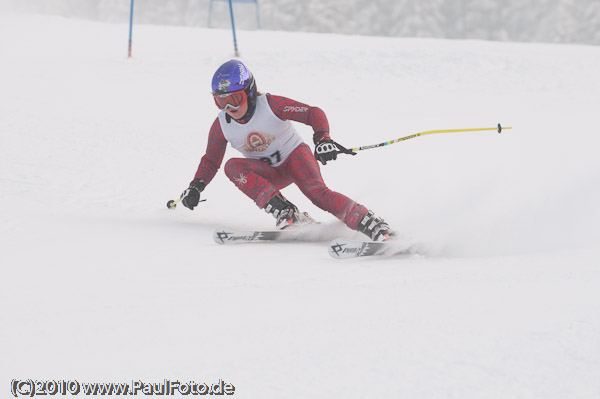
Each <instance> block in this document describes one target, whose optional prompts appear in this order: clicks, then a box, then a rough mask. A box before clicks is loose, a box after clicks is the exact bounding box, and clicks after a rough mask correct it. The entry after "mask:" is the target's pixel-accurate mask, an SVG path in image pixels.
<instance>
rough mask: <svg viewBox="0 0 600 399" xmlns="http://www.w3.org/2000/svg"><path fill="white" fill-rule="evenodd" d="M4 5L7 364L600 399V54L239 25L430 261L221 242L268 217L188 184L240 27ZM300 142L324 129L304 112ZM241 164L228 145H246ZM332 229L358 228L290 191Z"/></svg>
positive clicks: (1, 367) (384, 390)
mask: <svg viewBox="0 0 600 399" xmlns="http://www.w3.org/2000/svg"><path fill="white" fill-rule="evenodd" d="M126 38H127V27H126V26H125V25H108V24H101V23H91V22H84V21H77V20H67V19H62V18H58V17H31V16H28V17H21V16H3V17H2V20H1V21H0V90H1V95H0V110H1V111H0V209H2V211H1V212H0V265H1V266H0V267H1V269H0V270H1V273H2V274H1V276H2V282H3V284H2V285H3V286H2V289H1V290H0V301H1V302H0V306H1V308H0V309H1V314H0V325H2V328H1V330H0V333H1V336H0V338H1V340H0V342H2V344H0V358H1V359H2V362H1V363H0V374H1V375H2V381H1V384H2V385H1V386H2V388H1V389H2V390H3V391H4V392H5V393H6V395H8V390H9V381H10V380H11V379H13V378H19V379H25V378H38V379H65V380H66V379H71V380H72V379H77V380H79V381H122V382H127V381H129V380H131V379H135V380H139V379H141V380H144V381H149V382H151V381H161V380H162V379H164V378H170V379H173V380H174V379H180V380H186V379H191V380H195V381H208V382H211V381H217V380H218V379H219V378H222V379H224V380H226V381H228V382H231V383H232V384H234V385H235V387H236V391H235V396H236V397H237V396H239V397H243V398H256V397H260V398H296V397H298V398H299V397H314V398H331V397H344V398H364V397H378V398H383V397H386V398H399V397H403V398H417V397H418V398H442V397H444V398H447V397H456V398H465V397H472V398H484V397H487V398H490V397H498V398H508V397H513V398H516V397H518V398H533V397H543V398H565V397H571V398H575V397H576V398H597V397H598V396H599V395H600V385H598V381H599V380H600V343H599V341H598V336H600V311H599V309H600V294H599V292H600V270H599V261H598V259H599V257H600V246H599V244H598V243H599V242H600V231H599V228H598V226H599V222H600V212H598V210H597V207H598V203H600V188H599V187H598V182H600V157H598V148H599V144H600V138H599V135H598V133H597V130H598V126H597V125H598V122H597V116H596V114H597V109H598V98H599V95H600V74H598V71H599V70H600V48H595V47H587V46H564V45H563V46H558V45H539V44H538V45H532V44H512V43H486V42H479V41H449V40H426V39H393V38H366V37H349V36H338V35H322V34H309V33H303V34H299V33H275V32H244V34H243V35H241V37H240V47H241V49H242V59H243V61H244V62H245V63H246V64H247V65H248V67H249V68H251V70H252V71H253V72H254V75H255V77H256V79H257V83H258V86H259V89H260V90H261V91H263V92H271V93H274V94H281V95H286V96H289V97H292V98H295V99H298V100H301V101H305V102H307V103H309V104H311V105H317V106H319V107H321V108H323V109H324V110H325V111H326V113H327V115H328V117H329V120H330V124H331V127H332V136H333V137H334V139H336V140H338V141H339V142H341V143H342V144H344V145H346V146H348V147H356V146H361V145H368V144H375V143H379V142H382V141H386V140H390V139H394V138H399V137H402V136H406V135H409V134H411V133H416V132H420V131H425V130H432V129H451V128H471V127H491V126H495V124H496V123H498V122H501V123H502V124H503V125H505V126H512V127H513V129H512V130H507V131H506V132H504V133H502V134H500V135H498V134H496V133H457V134H445V135H431V136H424V137H419V138H416V139H413V140H409V141H405V142H402V143H398V144H394V145H392V146H389V147H385V148H379V149H373V150H367V151H364V152H360V153H359V154H358V155H357V156H354V157H349V156H345V157H344V156H341V157H340V158H339V159H338V160H337V161H336V162H333V163H331V164H328V165H327V166H325V167H323V168H322V172H323V175H324V177H325V179H326V181H327V182H328V183H329V185H330V187H331V188H333V189H335V190H338V191H340V192H343V193H345V194H347V195H349V196H350V197H352V198H354V199H356V200H358V201H359V202H361V203H364V204H365V205H367V206H368V207H370V208H372V209H374V210H375V211H376V212H377V213H378V214H381V215H382V216H384V217H385V218H386V220H388V221H389V222H390V224H391V225H392V226H393V227H394V228H395V229H397V230H398V231H399V232H400V233H402V234H403V235H405V237H406V238H405V239H406V240H407V241H410V242H415V243H419V244H420V245H422V246H423V247H424V254H423V255H424V256H421V257H415V258H409V259H405V258H404V259H399V258H387V259H368V260H350V261H336V260H333V259H331V258H330V257H329V256H328V254H327V251H326V243H324V242H316V243H301V244H299V243H288V244H273V245H270V244H267V245H260V244H259V245H245V246H235V247H222V246H218V245H216V244H215V243H214V242H213V241H212V239H211V233H212V231H213V229H214V228H215V227H217V226H220V225H228V226H231V227H235V228H271V227H272V226H273V219H272V218H271V217H270V216H269V215H267V214H265V213H264V212H263V211H261V210H259V209H257V208H256V207H255V205H254V204H253V203H252V202H251V201H249V200H248V199H247V198H245V197H244V196H243V195H242V194H241V193H239V192H238V191H237V189H236V188H235V187H234V186H233V184H231V183H230V182H229V181H228V180H227V178H226V177H225V176H224V174H223V172H222V171H220V172H219V173H218V174H217V176H216V178H215V180H214V181H213V183H212V184H210V186H209V187H208V188H207V189H206V191H205V193H204V194H205V195H204V198H206V199H207V202H205V203H202V204H201V206H200V207H198V208H197V209H196V210H195V211H193V212H190V211H189V210H187V209H185V208H183V207H178V208H177V209H175V210H172V211H169V210H167V209H166V207H165V203H166V202H167V200H169V199H174V198H177V196H178V195H179V193H180V192H181V191H182V190H183V189H185V188H186V187H187V184H188V182H189V181H190V180H191V179H192V177H193V174H194V172H195V170H196V167H197V164H198V161H199V159H200V157H201V156H202V155H203V152H204V149H205V145H206V138H207V132H208V129H209V127H210V124H211V123H212V121H213V119H214V117H215V116H216V111H217V110H216V108H215V107H214V104H213V102H212V99H211V96H210V94H209V90H210V89H209V82H210V78H211V76H212V73H213V70H214V69H215V68H216V67H217V66H218V65H220V64H221V63H222V62H224V61H225V60H227V59H228V58H230V57H231V53H232V49H231V37H230V32H228V31H220V30H204V29H191V28H174V27H153V26H138V27H137V28H136V31H135V38H134V40H135V42H134V58H133V59H131V60H128V59H126V58H125V54H126ZM297 127H298V129H299V131H300V132H301V134H302V135H303V137H304V138H305V140H306V141H309V140H310V137H311V131H310V128H308V127H306V126H302V125H298V126H297ZM231 156H237V154H235V153H234V152H233V151H229V150H228V153H227V157H231ZM284 194H285V195H286V196H287V197H288V198H290V199H291V200H292V201H294V202H295V203H296V204H297V205H299V207H300V208H302V209H303V210H307V211H309V212H310V213H311V214H312V215H313V216H314V217H316V218H317V219H319V220H321V221H322V222H323V223H324V224H325V225H326V227H328V228H331V229H332V230H335V234H339V235H343V236H345V237H348V238H353V237H358V236H359V235H357V233H354V232H352V231H350V230H348V229H346V228H345V227H344V226H342V225H340V224H339V222H337V221H336V220H335V219H334V218H333V217H332V216H331V215H329V214H326V213H323V212H321V211H320V210H318V209H316V208H315V207H314V206H313V205H312V204H311V203H310V202H309V201H308V200H306V199H304V198H303V197H302V195H301V194H300V192H299V191H298V190H297V189H295V188H293V187H291V188H288V189H286V190H285V191H284Z"/></svg>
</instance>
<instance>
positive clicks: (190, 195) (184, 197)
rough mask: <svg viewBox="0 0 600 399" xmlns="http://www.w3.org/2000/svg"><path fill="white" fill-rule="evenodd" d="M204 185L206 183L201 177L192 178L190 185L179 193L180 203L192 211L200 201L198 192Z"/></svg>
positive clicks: (202, 189)
mask: <svg viewBox="0 0 600 399" xmlns="http://www.w3.org/2000/svg"><path fill="white" fill-rule="evenodd" d="M204 187H206V184H205V183H204V181H202V179H194V181H192V182H191V183H190V186H189V187H188V188H187V189H186V190H185V191H184V192H183V193H181V203H182V204H183V206H185V207H186V208H189V209H191V210H192V211H193V210H194V208H195V207H196V206H198V203H199V202H200V193H201V192H202V191H204Z"/></svg>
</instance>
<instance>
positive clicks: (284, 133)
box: [219, 95, 304, 166]
mask: <svg viewBox="0 0 600 399" xmlns="http://www.w3.org/2000/svg"><path fill="white" fill-rule="evenodd" d="M225 115H226V113H225V111H221V112H220V113H219V123H220V124H221V130H222V131H223V135H224V136H225V139H226V140H227V141H228V142H229V143H231V146H232V147H233V148H235V149H236V150H238V151H239V152H241V153H242V154H243V155H244V157H246V158H253V159H258V160H261V161H263V162H266V163H268V164H269V165H271V166H279V165H281V164H282V163H283V162H284V161H285V160H286V159H287V158H288V157H289V156H290V154H291V153H292V151H294V150H295V149H296V147H298V146H299V145H300V144H302V143H303V142H304V141H303V140H302V137H300V135H298V133H297V132H296V129H295V128H294V126H293V125H292V123H291V122H290V121H282V120H281V119H279V118H278V117H277V116H276V115H275V114H274V113H273V111H272V110H271V107H269V103H268V101H267V96H266V95H260V96H258V97H257V100H256V109H255V110H254V115H253V116H252V118H251V119H250V120H249V121H248V123H246V124H241V123H237V122H236V121H235V120H234V119H231V122H229V123H227V120H226V119H225Z"/></svg>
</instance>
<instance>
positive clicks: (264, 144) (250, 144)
mask: <svg viewBox="0 0 600 399" xmlns="http://www.w3.org/2000/svg"><path fill="white" fill-rule="evenodd" d="M274 140H275V137H274V136H271V135H270V134H266V133H259V132H252V133H249V134H248V137H246V143H245V144H244V150H245V151H246V152H261V151H264V150H266V149H267V148H269V146H270V145H271V143H272V142H273V141H274Z"/></svg>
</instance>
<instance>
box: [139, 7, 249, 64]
mask: <svg viewBox="0 0 600 399" xmlns="http://www.w3.org/2000/svg"><path fill="white" fill-rule="evenodd" d="M131 2H133V0H131ZM229 16H230V17H231V30H232V31H233V49H234V51H235V56H236V57H239V56H240V53H239V52H238V47H237V38H236V37H235V22H234V20H233V4H231V0H229Z"/></svg>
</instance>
